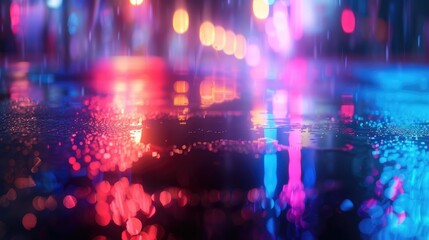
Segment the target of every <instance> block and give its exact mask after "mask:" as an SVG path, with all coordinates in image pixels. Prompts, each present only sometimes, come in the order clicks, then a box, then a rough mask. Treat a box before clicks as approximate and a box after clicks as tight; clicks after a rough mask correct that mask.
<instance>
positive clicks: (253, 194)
mask: <svg viewBox="0 0 429 240" xmlns="http://www.w3.org/2000/svg"><path fill="white" fill-rule="evenodd" d="M261 197H262V196H261V193H260V191H259V189H257V188H253V189H251V190H249V192H248V193H247V200H249V202H252V203H254V202H257V201H259V200H260V199H261Z"/></svg>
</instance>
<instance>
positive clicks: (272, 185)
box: [264, 117, 277, 198]
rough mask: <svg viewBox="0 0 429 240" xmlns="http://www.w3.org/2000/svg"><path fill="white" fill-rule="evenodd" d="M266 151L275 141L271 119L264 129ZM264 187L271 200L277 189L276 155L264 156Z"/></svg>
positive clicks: (275, 133)
mask: <svg viewBox="0 0 429 240" xmlns="http://www.w3.org/2000/svg"><path fill="white" fill-rule="evenodd" d="M264 137H265V139H266V149H267V150H269V149H272V148H273V144H274V143H275V142H276V141H277V128H275V127H274V121H273V119H272V117H271V118H270V117H269V119H268V126H267V127H266V128H265V129H264ZM264 186H265V190H266V193H267V197H268V198H273V197H274V193H275V191H276V187H277V154H276V152H267V153H266V154H265V155H264Z"/></svg>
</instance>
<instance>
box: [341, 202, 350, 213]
mask: <svg viewBox="0 0 429 240" xmlns="http://www.w3.org/2000/svg"><path fill="white" fill-rule="evenodd" d="M340 209H341V211H343V212H347V211H350V210H352V209H353V202H352V201H350V199H344V201H342V202H341V204H340Z"/></svg>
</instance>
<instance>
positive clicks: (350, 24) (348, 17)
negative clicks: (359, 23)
mask: <svg viewBox="0 0 429 240" xmlns="http://www.w3.org/2000/svg"><path fill="white" fill-rule="evenodd" d="M355 25H356V19H355V14H354V13H353V11H352V10H350V9H344V10H343V12H342V13H341V27H342V28H343V31H344V32H345V33H352V32H354V30H355Z"/></svg>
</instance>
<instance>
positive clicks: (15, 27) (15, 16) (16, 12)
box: [9, 2, 21, 34]
mask: <svg viewBox="0 0 429 240" xmlns="http://www.w3.org/2000/svg"><path fill="white" fill-rule="evenodd" d="M9 10H10V27H11V28H12V32H13V33H14V34H17V33H18V32H19V28H20V21H21V20H20V6H19V4H18V3H16V2H13V3H12V4H11V5H10V9H9Z"/></svg>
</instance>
